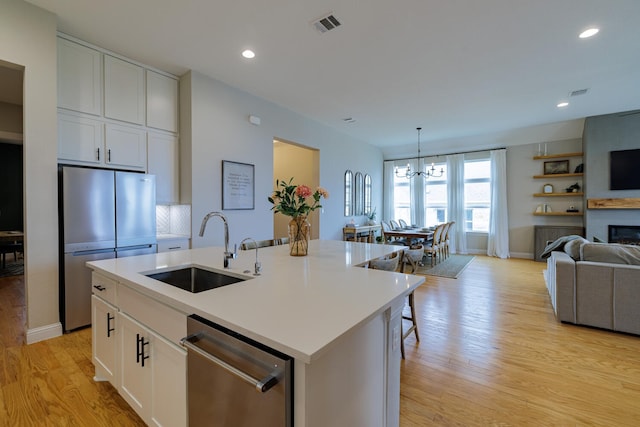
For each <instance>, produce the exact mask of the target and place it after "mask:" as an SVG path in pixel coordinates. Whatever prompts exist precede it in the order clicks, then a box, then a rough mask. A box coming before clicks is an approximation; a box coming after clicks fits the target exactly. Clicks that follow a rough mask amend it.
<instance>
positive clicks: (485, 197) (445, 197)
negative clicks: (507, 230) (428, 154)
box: [392, 154, 491, 233]
mask: <svg viewBox="0 0 640 427" xmlns="http://www.w3.org/2000/svg"><path fill="white" fill-rule="evenodd" d="M477 156H478V155H477V154H474V157H477ZM431 167H432V164H431V163H428V164H425V166H424V168H429V169H431ZM433 167H434V168H435V170H436V174H437V173H439V171H440V169H443V174H442V176H441V177H430V178H428V179H424V178H423V177H419V176H415V177H413V178H411V179H407V178H405V177H398V176H396V175H395V174H394V175H393V195H392V203H393V215H394V219H404V220H405V221H407V222H410V219H411V217H412V214H413V215H415V216H416V217H418V222H422V218H419V217H420V216H421V214H422V212H424V224H419V225H424V226H425V227H430V226H435V225H437V224H441V223H443V222H447V221H451V220H455V218H453V217H452V212H451V211H450V208H449V206H448V201H449V192H450V191H454V188H453V187H452V183H451V182H450V179H449V172H448V171H447V163H446V162H441V163H435V164H433ZM423 185H424V186H423ZM419 191H420V192H421V191H424V194H423V195H421V194H420V193H418V192H419ZM412 202H413V203H418V205H417V206H415V207H414V209H415V210H413V211H412V208H411V204H412ZM464 205H465V206H464V209H465V211H464V219H465V220H464V224H461V229H462V230H464V231H476V232H484V233H486V232H488V231H489V215H490V211H491V160H489V158H486V157H485V158H475V159H468V160H465V162H464ZM422 209H424V211H422V212H421V210H422Z"/></svg>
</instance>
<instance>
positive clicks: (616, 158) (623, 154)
mask: <svg viewBox="0 0 640 427" xmlns="http://www.w3.org/2000/svg"><path fill="white" fill-rule="evenodd" d="M609 159H610V161H609V171H610V174H609V189H610V190H638V189H640V173H638V172H639V171H638V169H639V167H640V149H635V150H620V151H611V152H610V157H609Z"/></svg>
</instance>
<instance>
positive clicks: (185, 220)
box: [156, 205, 191, 237]
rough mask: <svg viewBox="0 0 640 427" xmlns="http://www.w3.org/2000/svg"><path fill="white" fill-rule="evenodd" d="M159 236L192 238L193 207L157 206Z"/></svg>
mask: <svg viewBox="0 0 640 427" xmlns="http://www.w3.org/2000/svg"><path fill="white" fill-rule="evenodd" d="M156 225H157V232H158V234H180V235H183V236H189V237H191V205H156Z"/></svg>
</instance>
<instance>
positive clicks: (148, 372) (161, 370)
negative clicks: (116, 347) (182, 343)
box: [119, 313, 187, 426]
mask: <svg viewBox="0 0 640 427" xmlns="http://www.w3.org/2000/svg"><path fill="white" fill-rule="evenodd" d="M119 325H120V331H121V334H120V336H121V349H122V351H121V353H120V356H121V359H120V367H121V369H120V394H121V395H122V397H124V399H125V400H126V401H127V402H128V403H129V405H131V407H133V408H134V409H135V411H136V412H137V413H138V414H139V415H140V417H141V418H142V419H143V420H144V421H145V422H146V423H148V424H150V425H157V426H185V425H187V400H186V397H187V384H186V372H187V354H186V351H184V350H182V349H180V348H178V347H177V346H176V345H175V344H172V343H170V342H168V341H167V340H165V339H164V338H162V337H160V336H159V335H157V334H155V333H154V332H153V331H151V330H149V329H148V328H146V327H145V326H143V325H141V324H140V323H138V322H137V321H135V320H134V319H132V318H131V317H129V316H127V315H126V314H124V313H119Z"/></svg>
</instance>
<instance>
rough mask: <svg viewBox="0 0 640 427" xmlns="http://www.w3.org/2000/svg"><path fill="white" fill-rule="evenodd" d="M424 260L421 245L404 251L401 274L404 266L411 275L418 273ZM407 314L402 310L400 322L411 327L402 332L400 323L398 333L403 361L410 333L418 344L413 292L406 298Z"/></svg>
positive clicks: (402, 327)
mask: <svg viewBox="0 0 640 427" xmlns="http://www.w3.org/2000/svg"><path fill="white" fill-rule="evenodd" d="M423 258H424V247H423V246H422V245H417V246H413V247H412V248H411V249H406V250H405V251H404V257H403V260H402V268H401V270H400V271H401V272H403V273H404V266H405V265H407V264H408V265H410V266H411V274H415V273H416V272H417V271H418V268H419V267H421V266H422V265H423V264H422V259H423ZM407 302H408V304H407V305H408V307H409V314H408V315H407V314H405V313H404V310H403V313H402V320H409V321H410V322H411V326H410V327H409V328H408V329H407V330H406V331H405V330H404V324H403V323H404V322H403V321H402V320H401V321H400V332H401V335H402V340H401V342H400V352H401V354H402V358H403V359H404V340H405V339H407V337H408V336H409V335H411V333H412V332H413V333H415V334H416V341H418V342H420V335H418V322H417V318H416V306H415V301H414V293H413V291H412V292H411V293H410V294H409V295H408V297H407Z"/></svg>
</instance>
